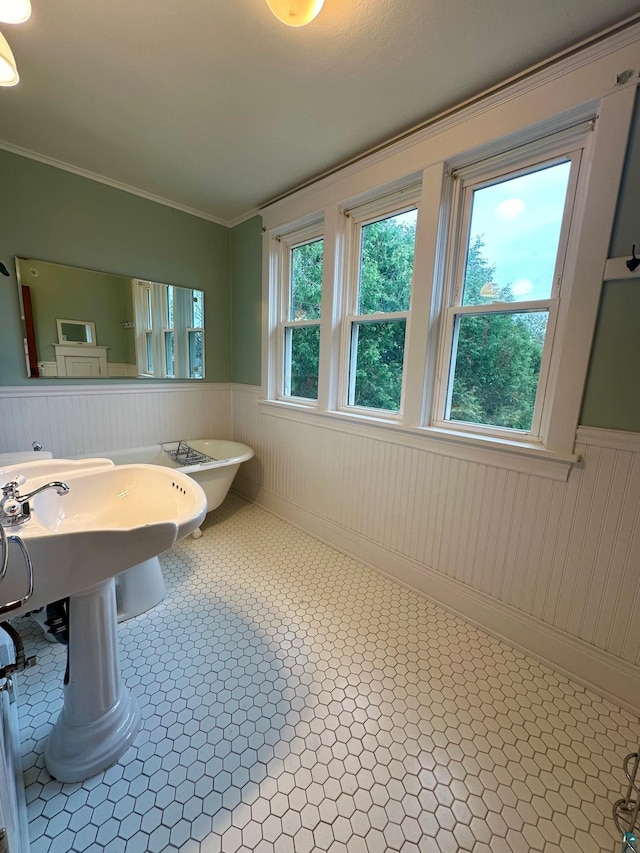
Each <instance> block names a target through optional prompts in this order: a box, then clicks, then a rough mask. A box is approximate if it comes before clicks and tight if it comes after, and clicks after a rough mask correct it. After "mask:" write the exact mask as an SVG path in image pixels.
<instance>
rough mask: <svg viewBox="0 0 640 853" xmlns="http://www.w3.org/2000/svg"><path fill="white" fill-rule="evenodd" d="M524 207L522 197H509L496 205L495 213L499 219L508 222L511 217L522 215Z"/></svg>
mask: <svg viewBox="0 0 640 853" xmlns="http://www.w3.org/2000/svg"><path fill="white" fill-rule="evenodd" d="M524 208H525V203H524V202H523V200H522V199H521V198H508V199H506V200H505V201H501V202H500V204H497V205H496V206H495V209H494V213H495V215H496V216H497V217H498V219H501V220H502V221H503V222H508V221H509V220H510V219H515V218H516V217H517V216H520V214H521V213H522V211H523V210H524Z"/></svg>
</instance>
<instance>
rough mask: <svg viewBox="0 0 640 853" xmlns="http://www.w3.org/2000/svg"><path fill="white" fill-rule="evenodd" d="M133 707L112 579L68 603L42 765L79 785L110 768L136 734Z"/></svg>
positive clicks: (137, 720)
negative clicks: (59, 678) (57, 693)
mask: <svg viewBox="0 0 640 853" xmlns="http://www.w3.org/2000/svg"><path fill="white" fill-rule="evenodd" d="M140 723H141V715H140V708H139V707H138V702H137V701H136V699H135V697H133V696H132V695H131V694H130V693H129V691H128V689H127V688H126V686H125V685H124V684H123V683H122V681H121V678H120V667H119V662H118V635H117V621H116V598H115V583H114V580H113V578H109V580H106V581H103V582H102V583H99V584H96V585H95V586H92V587H90V588H89V589H86V590H83V591H82V592H79V593H77V594H76V595H73V596H71V597H70V598H69V678H68V682H67V683H66V684H65V688H64V707H63V709H62V711H61V712H60V716H59V717H58V720H57V722H56V724H55V726H54V727H53V731H52V732H51V734H50V735H49V739H48V741H47V745H46V748H45V754H44V757H45V764H46V767H47V770H48V771H49V773H50V774H51V775H52V776H53V777H54V779H58V780H59V781H60V782H82V781H83V780H85V779H89V778H90V777H91V776H95V775H96V774H98V773H101V772H102V771H103V770H106V769H107V768H108V767H111V765H113V764H115V763H116V762H117V761H118V759H119V758H120V757H121V756H122V755H123V754H124V753H125V752H126V750H127V749H128V748H129V746H131V744H132V742H133V740H134V738H135V736H136V735H137V733H138V731H139V729H140Z"/></svg>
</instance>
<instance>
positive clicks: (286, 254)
mask: <svg viewBox="0 0 640 853" xmlns="http://www.w3.org/2000/svg"><path fill="white" fill-rule="evenodd" d="M319 240H322V241H323V258H322V264H323V288H322V290H323V291H324V261H325V259H324V240H325V236H324V223H323V222H322V221H317V222H314V223H312V224H311V225H306V226H304V227H302V228H297V229H295V230H294V231H290V232H288V233H286V234H283V235H278V236H276V238H275V241H274V244H273V253H272V261H274V266H275V270H274V273H275V276H276V278H277V281H278V284H277V292H278V300H277V301H278V309H277V315H278V317H277V339H276V358H275V362H276V369H275V396H276V399H278V400H283V401H287V402H292V403H295V404H296V405H301V406H307V407H309V408H317V406H318V399H317V398H315V399H312V398H310V397H296V396H293V395H292V394H291V393H287V392H288V390H289V389H290V364H291V339H290V333H289V330H290V329H305V328H311V327H317V328H318V329H320V326H321V317H318V318H317V319H315V320H291V319H290V314H291V254H292V252H293V250H294V249H297V248H299V247H300V246H306V245H308V244H309V243H315V242H317V241H319ZM323 296H324V293H323V292H321V295H320V300H321V303H320V307H321V309H322V299H323ZM319 374H320V359H319V360H318V381H319Z"/></svg>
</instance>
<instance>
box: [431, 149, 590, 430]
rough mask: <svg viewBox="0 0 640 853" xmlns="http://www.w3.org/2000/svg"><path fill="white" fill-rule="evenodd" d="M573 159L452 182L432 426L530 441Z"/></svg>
mask: <svg viewBox="0 0 640 853" xmlns="http://www.w3.org/2000/svg"><path fill="white" fill-rule="evenodd" d="M580 156H581V150H580V149H579V148H575V149H574V150H560V151H559V152H554V153H553V154H550V155H549V154H545V155H544V156H537V157H535V156H534V157H532V158H531V157H529V159H528V161H527V160H526V159H524V158H520V162H519V163H517V165H515V164H514V162H513V159H514V158H513V154H512V155H511V157H510V158H509V159H510V163H509V165H502V166H501V165H500V163H499V162H498V163H495V162H493V163H491V164H489V165H487V164H484V165H482V164H481V165H480V166H476V167H473V168H472V169H469V170H468V172H467V173H465V171H464V170H462V171H461V172H460V173H458V174H457V175H455V176H454V180H455V183H456V184H457V186H456V191H457V192H456V198H455V203H454V215H453V221H452V226H453V227H452V240H451V243H450V246H451V250H450V256H451V262H450V277H449V282H450V291H449V292H450V294H451V296H450V301H449V306H448V307H447V308H446V309H445V311H444V330H443V335H442V342H441V355H440V362H441V363H440V370H439V382H440V388H439V400H438V405H437V409H436V411H437V412H438V413H439V416H440V417H439V418H438V419H437V420H439V421H440V425H442V426H448V427H449V428H451V427H454V426H455V425H458V428H462V429H470V430H471V431H472V432H473V431H478V432H485V433H489V434H491V433H496V434H499V431H505V430H509V431H516V432H517V433H520V434H523V435H524V436H526V437H527V438H531V439H534V440H537V439H539V437H540V434H541V423H542V413H543V408H544V403H545V393H546V389H547V383H548V378H549V371H550V368H551V363H552V353H551V350H552V345H553V341H554V336H555V331H556V326H557V321H558V311H559V306H560V295H561V285H562V277H563V275H562V274H563V268H564V264H565V257H566V251H567V241H568V236H569V228H570V224H571V218H572V213H573V209H574V196H575V188H576V181H577V173H578V168H579V165H580Z"/></svg>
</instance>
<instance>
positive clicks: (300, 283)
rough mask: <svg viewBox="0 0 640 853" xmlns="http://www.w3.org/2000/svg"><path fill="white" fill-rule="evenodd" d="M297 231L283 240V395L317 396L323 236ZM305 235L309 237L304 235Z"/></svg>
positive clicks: (302, 397)
mask: <svg viewBox="0 0 640 853" xmlns="http://www.w3.org/2000/svg"><path fill="white" fill-rule="evenodd" d="M312 230H313V232H314V236H313V237H312V238H309V236H308V235H306V234H303V233H297V234H295V235H289V236H288V238H287V239H283V240H282V243H281V245H282V252H281V260H282V264H283V281H284V282H286V289H283V290H284V293H283V297H284V298H283V305H282V316H283V318H284V319H283V321H282V323H281V336H282V385H281V387H282V395H283V396H284V397H295V398H298V399H300V400H306V401H315V400H317V399H318V373H319V364H320V307H321V302H322V270H323V254H324V240H323V238H322V237H321V236H319V235H318V234H317V233H316V232H317V228H316V229H312ZM305 238H306V239H305Z"/></svg>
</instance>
